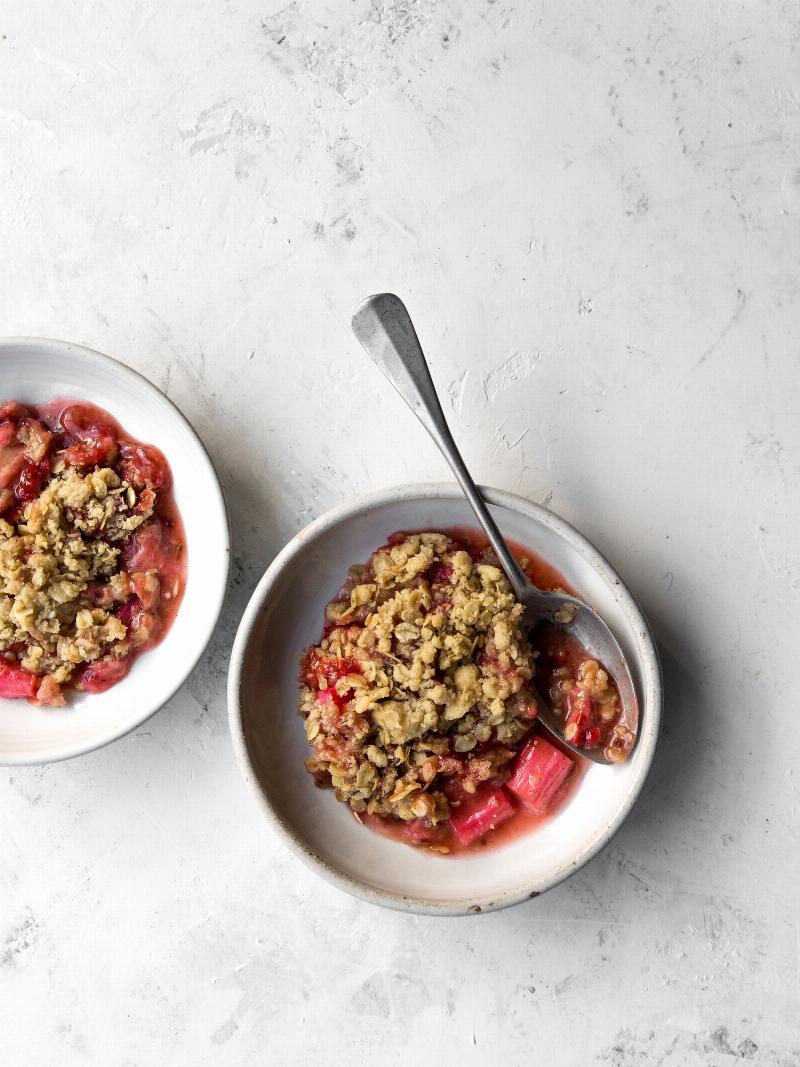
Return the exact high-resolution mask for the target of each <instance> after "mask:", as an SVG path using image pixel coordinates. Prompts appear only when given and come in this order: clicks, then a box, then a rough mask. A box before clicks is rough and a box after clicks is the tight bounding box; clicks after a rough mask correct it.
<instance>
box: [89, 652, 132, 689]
mask: <svg viewBox="0 0 800 1067" xmlns="http://www.w3.org/2000/svg"><path fill="white" fill-rule="evenodd" d="M130 669H131V660H130V659H100V660H98V661H97V662H96V663H90V664H89V666H88V667H84V669H83V671H81V674H80V676H79V678H78V679H77V687H78V689H82V690H83V691H84V693H104V692H105V691H106V689H110V688H111V686H112V685H116V684H117V682H120V681H122V679H123V678H124V677H125V675H126V674H127V673H128V671H129V670H130Z"/></svg>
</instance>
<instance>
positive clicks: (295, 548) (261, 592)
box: [228, 482, 663, 916]
mask: <svg viewBox="0 0 800 1067" xmlns="http://www.w3.org/2000/svg"><path fill="white" fill-rule="evenodd" d="M479 490H480V492H481V494H482V495H483V497H484V499H485V500H486V501H487V502H488V503H489V504H492V505H494V506H496V507H501V508H508V509H509V510H512V511H517V512H518V513H522V514H524V515H526V516H527V517H529V518H533V519H535V520H537V521H539V522H542V523H543V524H544V525H546V526H548V527H550V528H551V529H552V530H553V531H554V532H555V533H556V534H559V535H560V536H561V537H563V538H564V539H565V540H566V541H567V542H568V543H569V544H570V545H571V546H572V547H573V548H575V549H577V550H578V551H579V552H580V554H581V555H583V556H584V558H585V559H587V561H588V562H589V564H590V565H591V566H592V567H593V568H594V569H595V570H596V571H599V572H600V574H601V575H602V576H603V577H604V578H605V579H607V580H608V581H610V583H611V584H613V585H614V586H615V587H616V591H617V593H618V595H619V599H620V604H621V607H622V610H623V611H624V613H625V616H626V617H627V619H628V621H629V623H630V625H631V626H632V628H633V629H634V630H635V631H636V634H637V651H638V652H639V657H640V661H641V667H642V673H643V688H644V690H645V693H646V694H649V693H652V704H653V707H652V709H650V708H648V715H647V717H646V718H645V721H644V729H643V730H642V731H641V732H640V734H639V738H638V741H637V748H638V747H640V746H641V745H643V744H644V745H645V746H646V747H647V754H646V759H645V762H644V763H643V765H642V768H641V770H640V772H639V774H638V777H637V778H636V780H635V781H634V782H633V784H632V786H631V788H630V790H629V792H628V794H627V796H626V798H625V801H624V803H623V804H622V805H621V807H620V811H619V812H618V813H617V815H616V817H615V818H614V820H613V821H612V822H611V823H609V825H608V826H607V827H606V828H605V829H604V830H603V831H602V833H601V834H600V835H599V836H598V839H597V840H596V841H595V842H593V843H592V844H591V845H590V846H589V847H588V848H587V849H585V850H584V852H582V853H580V854H579V855H578V856H577V857H576V858H575V859H573V860H572V861H570V862H569V863H567V864H565V865H564V867H563V869H561V870H560V871H559V872H558V873H557V874H555V875H554V876H553V877H551V878H549V879H547V880H545V881H544V882H542V883H540V884H538V885H536V886H535V887H528V888H526V889H525V890H524V891H521V892H520V891H510V892H508V893H505V894H496V895H495V896H494V897H492V898H491V899H490V898H488V897H487V898H476V899H475V900H473V901H470V902H469V903H464V901H463V900H459V901H457V902H455V901H454V902H449V901H444V902H437V901H431V900H426V899H425V898H422V897H415V896H402V895H400V894H396V893H392V892H390V891H387V890H383V889H377V888H375V887H374V886H371V885H369V884H367V883H366V882H363V881H361V880H360V879H358V878H354V877H351V876H350V875H348V874H344V873H343V872H342V871H340V870H338V869H337V868H336V867H334V866H333V865H331V864H329V863H327V862H325V861H324V860H323V859H321V858H320V857H319V856H318V855H317V854H316V853H315V852H314V851H313V850H312V849H310V848H309V847H308V846H307V845H306V844H305V843H304V842H303V841H302V840H301V839H300V837H299V836H298V835H297V834H295V833H294V831H293V830H292V829H291V827H290V826H289V825H288V824H287V823H286V822H285V821H284V820H283V819H282V818H281V816H280V815H279V814H278V812H277V811H276V810H275V808H274V807H273V806H272V804H271V802H270V800H269V798H268V797H267V795H266V793H265V792H264V790H263V789H262V788H261V787H260V785H259V783H258V778H257V775H256V771H255V768H254V766H253V763H252V760H251V759H250V753H249V750H248V747H247V742H246V740H245V735H244V724H243V720H242V701H241V687H242V675H243V670H244V665H245V659H246V653H247V646H248V644H249V641H250V638H251V635H252V632H253V628H254V626H255V623H256V620H257V618H258V616H259V614H260V612H261V610H262V609H263V606H264V605H265V603H266V602H267V600H268V598H269V596H270V594H271V592H272V589H273V587H274V586H275V583H276V582H277V580H278V577H279V575H280V574H281V573H282V571H283V570H284V568H285V567H286V565H287V564H288V563H289V562H290V561H291V560H292V559H293V558H294V557H295V556H296V555H297V554H298V553H299V552H300V550H301V549H302V548H304V547H305V546H306V545H307V544H308V543H309V542H311V541H313V540H314V539H316V538H317V537H318V536H319V535H320V534H322V533H324V532H325V531H326V530H328V529H330V528H331V527H333V526H335V525H337V524H339V523H341V522H342V521H344V520H346V519H349V518H351V517H354V516H357V515H360V514H363V513H365V512H367V511H369V510H372V509H374V508H377V507H380V506H382V505H383V504H387V503H392V502H394V501H397V500H399V499H402V500H413V499H419V500H429V499H431V498H445V499H451V500H452V499H458V498H460V497H462V496H463V493H462V490H461V488H460V487H459V486H458V485H457V484H456V483H455V482H453V483H449V482H424V483H416V484H415V483H407V484H403V485H398V486H390V487H387V488H385V489H379V490H376V491H373V492H370V493H367V494H365V495H363V496H361V497H359V498H358V499H356V500H354V501H351V502H349V503H346V504H341V505H338V506H337V507H334V508H332V509H331V510H330V511H326V512H325V513H324V514H323V515H320V516H319V517H318V518H316V519H314V520H313V521H312V522H310V523H308V525H307V526H305V527H303V529H302V530H300V531H299V532H298V533H297V534H295V536H294V537H292V538H291V540H290V541H289V542H288V543H287V544H286V545H285V546H284V548H283V549H282V550H281V551H280V552H279V553H278V555H277V556H276V557H275V558H274V559H273V561H272V563H271V564H270V565H269V567H268V568H267V570H266V571H265V573H264V575H263V576H262V578H261V580H260V581H259V583H258V585H257V586H256V588H255V589H254V590H253V593H252V595H251V597H250V600H249V601H248V604H247V607H246V608H245V611H244V614H243V615H242V618H241V621H240V623H239V627H238V629H237V632H236V637H235V639H234V643H233V648H232V650H231V660H230V667H229V670H228V719H229V723H230V730H231V739H232V742H233V748H234V752H235V754H236V760H237V763H238V765H239V770H240V771H241V773H242V776H243V777H244V779H245V781H246V782H247V785H248V787H249V789H250V791H251V793H252V794H253V795H254V796H255V797H256V800H257V801H258V803H259V805H260V807H261V810H262V811H263V813H264V814H265V815H266V817H267V821H268V822H269V823H270V825H271V826H272V829H273V830H274V832H275V833H276V834H277V836H278V838H279V839H280V840H281V841H282V842H283V843H284V844H285V845H287V846H288V848H289V849H290V851H291V852H293V853H294V854H295V855H296V856H297V857H298V858H299V859H300V860H301V861H302V862H303V863H304V864H305V865H306V866H307V867H310V868H311V870H313V871H315V872H316V873H317V874H319V875H321V876H322V877H323V878H325V879H326V881H328V882H330V883H331V884H333V885H334V886H336V887H337V888H339V889H342V890H344V891H345V892H347V893H350V894H351V895H353V896H355V897H359V898H360V899H362V900H365V901H367V902H368V903H371V904H378V905H381V906H383V907H388V908H391V909H393V910H395V911H403V912H411V913H414V914H421V915H442V916H458V915H469V914H478V913H487V912H490V911H499V910H501V909H503V908H507V907H511V906H512V905H514V904H519V903H521V902H522V901H524V900H528V899H530V898H533V897H538V896H540V895H541V894H542V893H544V892H546V890H548V889H552V888H553V887H554V886H555V885H558V884H559V883H560V882H562V881H564V880H565V879H566V878H568V877H570V876H571V875H572V874H574V873H575V872H576V871H578V870H579V869H580V868H581V867H583V866H584V865H585V864H587V863H588V862H589V861H590V860H591V859H593V858H594V856H596V855H597V853H598V852H600V851H601V849H603V848H605V846H606V845H607V844H608V843H609V841H611V839H612V838H613V837H614V835H615V834H616V833H617V832H618V830H619V829H620V827H621V826H622V824H623V823H624V822H625V820H626V819H627V817H628V815H629V814H630V812H631V811H632V810H633V807H634V805H635V804H636V801H637V800H638V798H639V796H640V794H641V792H642V789H643V788H644V786H645V783H646V781H647V778H648V776H649V774H650V771H651V770H652V767H653V762H654V760H655V754H656V749H657V746H658V739H659V735H660V731H661V718H662V704H663V684H662V677H661V664H660V660H659V655H658V649H657V646H656V643H655V640H654V638H653V635H652V633H651V631H650V626H649V624H648V622H647V620H646V619H645V617H644V615H643V613H642V610H641V608H640V607H639V605H638V603H637V602H636V600H635V599H634V597H633V595H632V593H631V592H630V590H629V589H628V587H627V585H626V584H625V582H624V581H623V580H622V578H621V577H620V576H619V575H618V574H617V572H616V571H615V570H614V568H613V567H612V566H611V564H610V563H609V562H608V560H607V559H606V558H605V557H604V556H603V555H602V554H601V553H600V552H599V551H598V549H597V548H595V546H594V545H593V544H592V542H591V541H589V539H588V538H586V537H585V536H584V535H583V534H582V533H580V532H579V531H578V530H576V529H575V527H574V526H572V525H571V524H570V523H568V522H567V521H566V520H565V519H563V518H561V516H560V515H557V514H556V513H555V512H553V511H551V510H550V509H549V508H547V507H545V506H544V505H542V504H537V503H535V502H533V501H531V500H527V499H526V498H525V497H521V496H518V495H517V494H515V493H510V492H507V491H506V490H502V489H494V488H491V487H489V486H479ZM476 525H477V523H476Z"/></svg>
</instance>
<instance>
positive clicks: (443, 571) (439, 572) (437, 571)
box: [428, 562, 454, 585]
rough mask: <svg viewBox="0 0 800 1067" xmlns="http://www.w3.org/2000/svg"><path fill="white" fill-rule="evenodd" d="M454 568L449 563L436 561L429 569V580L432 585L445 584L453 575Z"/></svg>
mask: <svg viewBox="0 0 800 1067" xmlns="http://www.w3.org/2000/svg"><path fill="white" fill-rule="evenodd" d="M453 573H454V571H453V568H452V567H451V566H449V565H448V564H447V563H439V562H437V563H434V564H433V566H432V567H431V568H430V570H429V571H428V581H429V582H430V583H431V585H445V584H448V583H449V582H450V579H451V578H452V577H453Z"/></svg>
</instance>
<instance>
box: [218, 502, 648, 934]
mask: <svg viewBox="0 0 800 1067" xmlns="http://www.w3.org/2000/svg"><path fill="white" fill-rule="evenodd" d="M483 493H484V495H485V497H486V499H487V500H488V501H489V503H490V505H491V511H492V513H493V515H494V517H495V519H496V521H497V523H498V524H499V526H500V529H501V530H502V532H503V533H504V534H505V535H506V536H507V537H510V538H513V539H514V540H517V541H520V542H522V544H524V545H526V546H528V547H530V548H532V549H534V550H535V551H537V552H538V553H539V554H540V555H542V556H543V557H544V558H545V559H546V560H548V561H549V562H550V563H552V564H553V565H554V566H555V567H557V568H558V570H560V571H561V572H562V573H563V574H564V576H565V577H566V579H567V581H568V582H569V583H570V584H571V585H572V586H574V588H575V589H576V591H577V592H578V594H579V595H581V596H583V597H585V598H586V599H587V600H588V601H589V602H590V603H591V604H593V605H594V606H595V607H596V608H598V609H599V611H600V612H601V614H602V615H603V616H604V618H605V619H606V620H607V621H608V623H609V624H610V626H611V627H612V629H613V630H614V633H615V634H616V636H617V638H618V640H619V641H620V644H621V645H622V648H623V650H624V652H625V654H626V657H627V658H628V661H629V663H630V665H631V669H632V672H633V676H634V681H635V683H636V686H637V690H638V696H639V707H640V733H639V739H638V741H637V744H636V747H635V749H634V751H633V753H632V755H631V757H630V758H629V760H628V762H627V763H625V764H623V765H622V766H618V767H600V766H597V765H594V764H592V765H591V766H590V768H589V770H588V771H587V773H586V775H585V776H584V778H583V780H582V782H581V784H580V787H579V788H578V790H577V792H576V794H575V796H574V797H573V798H572V799H571V801H570V802H569V804H568V805H566V806H565V807H564V808H563V809H562V810H561V811H560V812H559V813H558V814H557V815H556V816H555V817H554V818H553V819H552V820H550V821H549V822H548V823H547V824H546V825H545V826H544V827H543V828H542V829H540V830H538V831H537V832H535V833H533V834H531V835H528V836H524V837H521V838H518V839H517V840H515V841H514V842H512V843H511V844H508V845H505V846H503V847H502V848H497V849H491V850H486V851H485V852H482V853H478V854H475V855H469V856H468V857H465V858H461V857H458V858H448V857H442V856H438V855H435V854H432V853H428V852H424V851H420V850H415V849H411V848H409V847H407V846H405V845H402V844H398V843H396V842H393V841H390V840H387V839H385V838H382V837H379V836H378V835H376V834H374V833H372V832H371V831H369V830H367V829H366V828H364V827H362V826H359V824H358V823H357V822H356V821H355V820H354V819H353V818H352V816H351V815H350V813H349V811H348V810H347V808H346V807H345V806H344V805H343V804H339V803H337V802H336V800H335V799H334V796H333V793H332V792H331V791H330V790H321V789H317V788H316V787H315V785H314V783H313V780H312V778H311V776H310V775H309V774H308V773H307V772H306V770H305V768H304V766H303V760H304V759H305V757H306V756H307V755H308V754H309V751H310V750H309V747H308V745H307V743H306V738H305V733H304V730H303V724H302V720H301V719H300V718H299V716H298V715H297V713H296V711H295V707H296V703H297V695H298V693H297V688H298V686H297V674H298V658H299V656H300V653H301V652H302V650H303V649H304V648H305V647H306V646H307V645H309V644H310V643H312V642H314V641H316V640H317V639H318V637H319V634H320V631H321V629H322V621H323V610H324V606H325V604H326V603H327V602H328V601H329V600H331V599H332V598H333V597H334V596H335V594H336V592H337V590H338V588H339V586H340V585H341V582H342V580H343V578H344V575H345V572H346V571H347V568H348V567H349V566H350V564H352V563H362V562H364V561H365V560H366V559H367V558H368V556H369V555H370V553H371V552H372V551H373V550H374V549H375V548H377V547H378V546H379V545H380V544H382V543H383V542H384V541H385V540H386V538H387V537H388V536H389V534H392V533H394V532H395V531H397V530H409V529H422V528H430V529H441V528H444V527H449V526H455V525H470V526H475V525H476V523H475V520H474V518H473V517H472V514H471V512H470V510H469V507H468V505H467V503H466V501H465V500H464V498H463V496H462V495H461V491H460V490H459V489H458V488H457V487H456V486H455V485H452V486H451V485H414V486H404V487H400V488H396V489H387V490H384V491H383V492H380V493H375V494H373V495H371V496H368V497H366V498H364V499H362V500H359V501H357V502H356V503H354V504H349V505H347V506H345V507H341V508H337V509H336V510H334V511H331V512H329V513H328V514H327V515H323V516H322V518H320V519H317V520H316V521H315V522H312V523H311V524H310V525H309V526H307V527H306V528H305V529H304V530H302V531H301V532H300V533H299V534H298V535H297V536H296V537H295V538H294V539H293V540H292V541H290V543H289V544H288V545H287V546H286V548H285V549H284V550H283V551H282V552H281V554H280V555H279V556H278V557H277V558H276V559H275V560H274V562H273V563H272V565H271V566H270V568H269V570H268V571H267V572H266V574H265V575H264V577H263V578H262V579H261V582H260V583H259V585H258V587H257V589H256V591H255V592H254V594H253V597H252V599H251V601H250V604H249V605H248V607H247V610H246V612H245V614H244V616H243V618H242V622H241V625H240V627H239V632H238V634H237V636H236V641H235V643H234V647H233V654H232V657H231V669H230V673H229V676H228V707H229V713H230V722H231V732H232V734H233V742H234V746H235V749H236V754H237V757H238V760H239V765H240V767H241V769H242V773H243V774H244V777H245V779H246V780H247V782H248V783H249V784H250V786H251V787H252V789H253V791H254V792H255V795H256V796H257V798H258V800H259V801H260V804H261V807H262V810H263V811H264V813H265V814H266V816H267V818H268V820H269V822H270V823H271V825H272V826H273V828H274V829H275V830H276V831H277V833H278V834H279V836H280V837H281V838H282V839H283V840H284V842H285V843H286V844H287V845H288V846H289V847H290V848H291V849H293V850H294V852H295V853H296V854H297V855H298V856H299V858H300V859H302V860H304V861H305V862H306V863H307V864H309V865H310V866H311V867H312V868H313V869H314V870H316V871H317V872H318V873H319V874H321V875H323V876H324V877H325V878H327V879H328V880H329V881H331V882H333V883H334V884H335V885H337V886H339V887H340V888H342V889H345V890H347V891H348V892H350V893H353V894H355V895H357V896H360V897H363V898H365V899H366V900H370V901H372V902H374V903H377V904H383V905H386V906H388V907H393V908H399V909H404V910H407V911H415V912H422V913H427V914H442V915H460V914H464V913H466V912H478V911H488V910H491V909H494V908H501V907H505V906H507V905H509V904H515V903H518V902H519V901H521V900H525V899H527V898H528V897H534V896H537V895H538V894H539V893H541V892H543V891H544V890H545V889H548V888H550V887H551V886H553V885H556V884H557V883H558V882H560V881H562V880H563V879H564V878H566V877H568V876H569V875H570V874H572V873H573V872H574V871H576V870H577V869H578V868H579V867H581V866H582V865H583V864H584V863H586V862H588V860H590V859H591V858H592V856H594V855H595V854H596V853H597V852H598V851H599V850H600V849H601V848H602V847H603V845H605V844H606V843H607V842H608V841H609V840H610V838H611V837H612V836H613V834H614V833H615V832H616V831H617V830H618V829H619V827H620V826H621V824H622V822H623V821H624V819H625V817H626V816H627V815H628V813H629V812H630V810H631V808H632V807H633V805H634V803H635V802H636V798H637V797H638V795H639V793H640V792H641V789H642V786H643V785H644V782H645V779H646V777H647V773H648V771H649V770H650V766H651V764H652V762H653V756H654V754H655V750H656V744H657V741H658V734H659V727H660V721H661V674H660V670H659V663H658V655H657V652H656V647H655V644H654V642H653V638H652V635H651V634H650V630H649V628H648V626H647V623H646V622H645V620H644V618H643V616H642V614H641V612H640V611H639V609H638V607H637V606H636V603H635V602H634V600H633V598H632V597H631V595H630V593H628V591H627V590H626V588H625V586H624V585H623V583H622V580H621V579H620V578H619V576H618V575H617V574H615V573H614V571H613V570H612V569H611V567H610V566H609V564H608V563H607V562H606V560H604V559H603V557H602V556H601V555H600V554H599V553H598V552H597V550H596V549H595V548H593V547H592V545H591V544H589V542H588V541H587V540H586V539H585V538H584V537H583V536H582V535H581V534H579V533H578V532H577V531H576V530H574V529H573V528H572V527H571V526H569V525H568V524H567V523H566V522H564V520H563V519H560V518H558V516H556V515H554V514H553V513H552V512H550V511H548V510H547V509H546V508H543V507H540V506H539V505H537V504H532V503H531V502H530V501H528V500H523V499H522V498H521V497H517V496H514V495H512V494H511V493H503V492H499V491H498V490H494V489H484V490H483Z"/></svg>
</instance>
